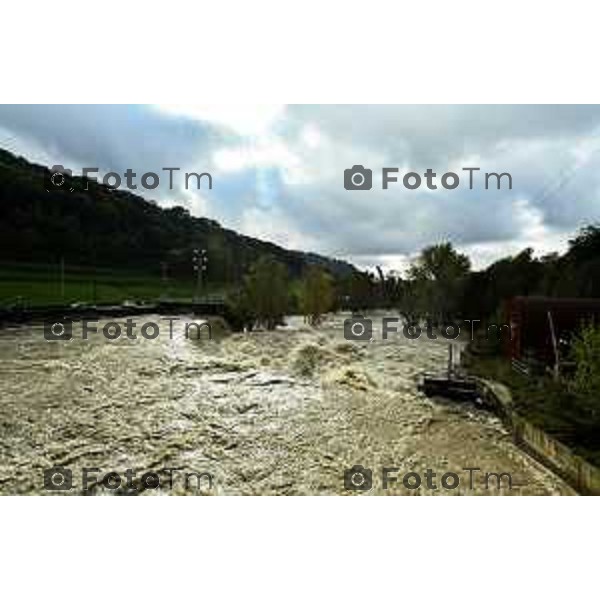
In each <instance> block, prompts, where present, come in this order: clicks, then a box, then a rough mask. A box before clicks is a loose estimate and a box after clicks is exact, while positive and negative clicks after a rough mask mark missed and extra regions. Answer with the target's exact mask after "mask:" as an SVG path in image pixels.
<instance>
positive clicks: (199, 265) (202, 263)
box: [192, 248, 208, 303]
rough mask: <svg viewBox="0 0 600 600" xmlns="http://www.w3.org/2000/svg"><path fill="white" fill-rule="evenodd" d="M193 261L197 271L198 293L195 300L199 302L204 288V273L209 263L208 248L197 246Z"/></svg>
mask: <svg viewBox="0 0 600 600" xmlns="http://www.w3.org/2000/svg"><path fill="white" fill-rule="evenodd" d="M192 262H193V263H194V271H196V295H195V299H194V302H196V303H198V302H199V301H200V292H201V290H202V278H203V274H204V272H205V271H206V267H207V265H208V256H206V250H204V249H198V248H195V249H194V256H193V258H192Z"/></svg>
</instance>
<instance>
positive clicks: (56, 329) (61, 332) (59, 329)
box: [44, 319, 73, 342]
mask: <svg viewBox="0 0 600 600" xmlns="http://www.w3.org/2000/svg"><path fill="white" fill-rule="evenodd" d="M44 337H45V338H46V340H48V341H49V342H52V341H55V340H64V341H69V340H70V339H72V338H73V321H71V319H63V320H62V321H46V322H45V323H44Z"/></svg>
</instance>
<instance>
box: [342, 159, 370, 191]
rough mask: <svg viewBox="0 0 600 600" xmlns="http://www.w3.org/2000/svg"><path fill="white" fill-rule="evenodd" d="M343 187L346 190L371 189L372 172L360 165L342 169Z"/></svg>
mask: <svg viewBox="0 0 600 600" xmlns="http://www.w3.org/2000/svg"><path fill="white" fill-rule="evenodd" d="M344 187H345V188H346V189H347V190H370V189H371V188H372V187H373V171H371V169H365V167H363V166H362V165H354V166H353V167H352V168H351V169H344Z"/></svg>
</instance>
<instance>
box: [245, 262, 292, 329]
mask: <svg viewBox="0 0 600 600" xmlns="http://www.w3.org/2000/svg"><path fill="white" fill-rule="evenodd" d="M245 298H246V302H247V308H248V310H249V311H250V312H251V314H253V315H255V317H256V323H257V325H259V326H262V327H265V328H266V329H275V327H276V326H277V325H278V324H279V323H281V321H282V320H283V315H285V313H286V311H287V308H288V305H289V293H288V277H287V270H286V268H285V266H284V265H282V264H281V263H279V262H277V261H276V260H275V259H274V258H272V257H271V256H263V257H261V258H259V259H258V261H256V262H255V263H254V264H253V265H252V266H251V267H250V273H249V274H248V275H247V276H246V278H245Z"/></svg>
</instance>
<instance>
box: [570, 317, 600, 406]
mask: <svg viewBox="0 0 600 600" xmlns="http://www.w3.org/2000/svg"><path fill="white" fill-rule="evenodd" d="M572 351H573V356H574V358H575V364H576V371H575V380H574V384H575V389H576V391H577V392H578V393H579V394H581V395H583V396H586V397H588V398H590V399H593V400H594V401H595V402H596V403H597V406H598V408H600V327H597V326H594V325H593V324H588V325H586V326H584V327H583V328H582V329H581V332H580V334H579V336H578V337H577V338H576V339H575V341H574V343H573V350H572Z"/></svg>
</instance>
